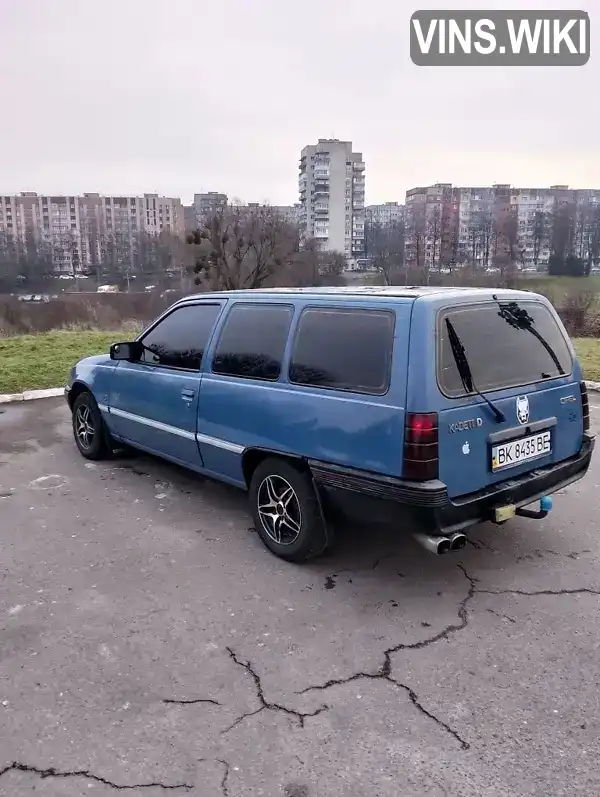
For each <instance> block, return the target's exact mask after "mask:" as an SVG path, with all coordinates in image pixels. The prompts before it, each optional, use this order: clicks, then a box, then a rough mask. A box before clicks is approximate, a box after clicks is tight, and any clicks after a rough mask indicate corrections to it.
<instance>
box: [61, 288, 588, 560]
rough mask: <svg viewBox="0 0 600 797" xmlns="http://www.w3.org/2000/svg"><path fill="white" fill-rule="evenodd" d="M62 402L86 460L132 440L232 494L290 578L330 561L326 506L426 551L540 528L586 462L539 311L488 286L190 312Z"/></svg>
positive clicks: (579, 399) (250, 298)
mask: <svg viewBox="0 0 600 797" xmlns="http://www.w3.org/2000/svg"><path fill="white" fill-rule="evenodd" d="M66 398H67V401H68V403H69V407H70V408H71V410H72V416H73V434H74V437H75V442H76V444H77V447H78V448H79V451H80V452H81V454H82V455H83V456H84V457H86V458H87V459H100V458H102V457H103V456H109V455H110V453H111V451H112V450H113V449H114V448H118V446H119V445H122V444H127V445H131V446H133V447H135V448H139V449H141V450H143V451H147V452H149V453H151V454H155V455H158V456H161V457H164V458H165V459H168V460H171V461H172V462H175V463H177V464H179V465H183V466H184V467H187V468H190V469H192V470H194V471H197V472H198V473H201V474H203V475H205V476H209V477H213V478H216V479H219V480H221V481H223V482H226V483H228V484H232V485H235V486H236V487H241V488H243V489H245V490H247V491H248V492H249V495H250V507H251V510H252V514H253V516H254V524H255V528H256V531H257V532H258V534H259V536H260V538H261V539H262V541H263V543H264V544H265V545H266V546H267V547H268V548H269V550H271V551H272V552H273V553H275V554H276V555H277V556H280V557H281V558H283V559H287V560H289V561H294V562H301V561H304V560H305V559H308V558H310V557H312V556H316V555H318V554H320V553H322V552H323V551H324V550H325V549H326V548H327V547H329V545H330V544H331V541H332V536H331V526H330V524H329V522H328V520H329V515H328V512H329V508H330V507H331V506H332V505H333V504H334V503H338V505H339V504H342V505H343V504H346V506H348V503H350V505H351V506H353V508H356V509H357V510H359V509H360V510H361V513H363V514H364V515H365V516H366V517H370V518H373V517H379V516H380V515H383V516H389V514H390V513H392V514H393V515H394V516H395V518H396V521H397V523H398V529H399V531H404V530H411V531H412V530H414V529H415V526H416V527H417V528H418V529H420V531H418V532H417V533H415V536H416V538H417V539H418V540H419V542H420V543H421V544H422V545H423V546H424V547H425V548H427V549H428V550H430V551H434V552H435V553H438V554H440V553H446V552H448V551H450V550H457V549H459V548H461V547H463V546H464V545H465V543H466V536H465V534H464V531H465V530H466V529H468V528H469V527H471V526H472V525H474V524H476V523H480V522H483V521H492V522H493V523H497V524H501V523H504V522H506V521H507V520H509V519H511V518H513V517H514V516H515V515H521V516H523V517H529V518H536V519H539V518H542V517H545V516H546V515H547V514H548V512H549V511H550V509H551V500H550V498H549V495H550V494H551V493H554V492H556V491H557V490H559V489H561V488H562V487H564V486H565V485H567V484H571V483H572V482H574V481H577V480H578V479H580V478H582V477H583V476H584V475H585V473H586V472H587V470H588V467H589V464H590V460H591V456H592V451H593V448H594V439H593V437H592V436H591V435H590V433H589V428H590V424H589V405H588V397H587V391H586V387H585V382H584V381H583V377H582V374H581V368H580V366H579V363H578V362H577V359H576V356H575V352H574V350H573V347H572V346H571V343H570V342H569V339H568V337H567V334H566V332H565V329H564V327H563V325H562V323H561V321H560V319H559V318H558V316H557V314H556V312H555V310H554V309H553V307H552V305H551V304H550V302H549V301H548V300H547V299H546V298H544V297H543V296H539V295H536V294H534V293H529V292H525V291H509V290H499V289H496V288H493V289H483V288H482V289H469V288H467V289H462V290H461V289H457V288H402V287H389V288H386V287H364V288H360V287H357V288H348V287H346V288H339V289H335V288H329V289H328V288H310V289H304V290H303V289H296V290H293V289H285V288H281V289H272V290H249V291H232V292H227V293H213V294H200V295H197V296H190V297H188V298H187V299H182V300H181V301H179V302H176V303H175V304H174V305H173V306H172V307H170V308H169V309H168V310H167V311H166V312H165V313H163V314H162V315H161V316H160V317H159V318H158V319H157V320H156V321H155V322H154V323H153V324H152V325H151V326H150V327H149V328H147V329H146V330H145V331H144V332H142V333H141V335H139V336H138V337H137V338H136V339H135V340H132V341H129V342H124V343H116V344H114V345H113V346H111V349H110V355H100V356H96V357H88V358H86V359H83V360H81V361H80V362H78V363H77V364H76V365H75V366H74V367H73V369H72V371H71V375H70V378H69V381H68V384H67V387H66ZM534 502H538V506H539V509H531V508H529V509H528V508H527V507H528V506H529V505H531V504H533V503H534Z"/></svg>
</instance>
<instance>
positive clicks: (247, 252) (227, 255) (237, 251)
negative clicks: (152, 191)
mask: <svg viewBox="0 0 600 797" xmlns="http://www.w3.org/2000/svg"><path fill="white" fill-rule="evenodd" d="M187 240H188V243H189V244H191V245H192V246H193V247H194V248H195V251H194V259H195V262H194V265H193V272H194V273H195V274H196V279H195V282H196V284H198V285H205V286H207V287H210V288H212V289H216V290H237V289H241V288H260V287H261V286H262V285H265V283H267V281H268V280H270V279H271V278H273V277H274V276H275V275H276V274H277V272H280V271H281V270H283V269H284V268H285V267H286V264H287V263H288V262H289V259H290V257H291V256H292V254H294V253H296V252H298V251H299V248H300V238H299V231H298V229H297V228H296V227H295V226H294V225H292V224H290V223H289V222H287V221H286V220H285V219H284V218H283V217H282V216H281V215H280V214H279V213H277V212H276V211H274V210H273V209H272V208H269V207H264V206H259V207H256V208H254V207H253V208H251V209H249V210H247V209H245V208H244V209H242V208H240V207H236V206H233V207H228V208H224V209H223V210H221V211H219V212H218V213H216V214H214V215H212V216H210V217H208V218H207V219H206V220H205V221H204V223H203V225H202V226H201V227H200V228H199V229H198V230H196V232H195V233H193V234H191V235H189V236H188V239H187Z"/></svg>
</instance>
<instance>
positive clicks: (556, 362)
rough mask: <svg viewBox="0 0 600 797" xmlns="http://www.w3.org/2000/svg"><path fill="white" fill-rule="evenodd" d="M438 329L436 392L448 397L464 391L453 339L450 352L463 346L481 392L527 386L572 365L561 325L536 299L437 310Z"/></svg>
mask: <svg viewBox="0 0 600 797" xmlns="http://www.w3.org/2000/svg"><path fill="white" fill-rule="evenodd" d="M448 322H450V329H449V328H448ZM438 329H439V338H438V380H439V384H440V388H441V390H442V393H444V394H445V395H447V396H450V397H458V396H464V395H467V394H468V393H469V391H468V390H467V388H466V387H465V385H464V384H463V381H462V378H461V374H460V369H459V365H457V357H458V359H459V361H460V351H458V352H456V351H453V346H452V339H453V338H454V342H455V345H454V350H456V349H457V347H458V349H460V345H462V347H463V348H464V354H465V355H466V360H467V363H468V365H469V367H470V370H471V375H472V379H473V384H474V385H475V387H476V388H477V389H478V390H480V391H482V392H483V391H488V390H501V389H503V388H509V387H520V386H522V385H530V384H533V383H535V382H541V381H543V380H545V379H552V378H554V377H557V376H562V375H567V374H570V373H571V371H572V368H573V363H572V359H571V353H570V351H569V346H568V344H567V341H566V340H565V337H564V335H563V333H562V330H561V328H560V327H559V325H558V324H557V322H556V319H555V318H554V316H553V314H552V313H551V312H550V310H549V309H548V308H547V307H546V306H545V305H543V304H540V303H539V302H528V301H520V302H497V303H493V304H492V303H490V304H485V305H484V304H481V305H472V306H468V307H455V308H452V309H450V310H445V311H443V312H442V313H441V314H440V316H439V328H438ZM452 330H454V332H455V333H456V335H455V336H454V335H453V332H452ZM457 342H458V343H457ZM463 372H464V369H463ZM470 392H473V391H470Z"/></svg>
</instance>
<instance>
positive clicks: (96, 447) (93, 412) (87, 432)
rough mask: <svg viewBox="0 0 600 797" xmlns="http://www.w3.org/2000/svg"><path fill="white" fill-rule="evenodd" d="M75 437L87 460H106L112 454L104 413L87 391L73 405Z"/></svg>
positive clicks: (81, 452) (80, 450)
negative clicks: (103, 418)
mask: <svg viewBox="0 0 600 797" xmlns="http://www.w3.org/2000/svg"><path fill="white" fill-rule="evenodd" d="M73 437H74V438H75V443H76V445H77V448H78V449H79V452H80V454H81V455H82V456H84V457H85V458H86V459H92V460H94V459H106V458H107V457H109V456H110V454H111V449H110V446H109V445H108V440H107V434H106V427H105V425H104V421H103V420H102V413H101V412H100V409H99V408H98V405H97V403H96V400H95V399H94V397H93V396H92V394H91V393H89V392H88V391H87V390H86V391H85V392H83V393H80V394H79V395H78V396H77V398H76V399H75V402H74V404H73Z"/></svg>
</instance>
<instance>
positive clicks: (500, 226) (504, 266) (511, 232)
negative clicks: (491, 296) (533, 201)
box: [493, 207, 519, 284]
mask: <svg viewBox="0 0 600 797" xmlns="http://www.w3.org/2000/svg"><path fill="white" fill-rule="evenodd" d="M518 246H519V220H518V217H517V211H516V208H515V207H510V208H508V209H507V210H506V212H505V213H504V214H503V215H502V217H501V218H499V219H498V221H497V224H496V227H495V230H494V247H493V248H494V257H493V263H494V265H495V267H496V268H498V269H499V270H500V275H501V279H502V282H503V283H506V284H512V283H514V282H515V281H516V278H517V259H518Z"/></svg>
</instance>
